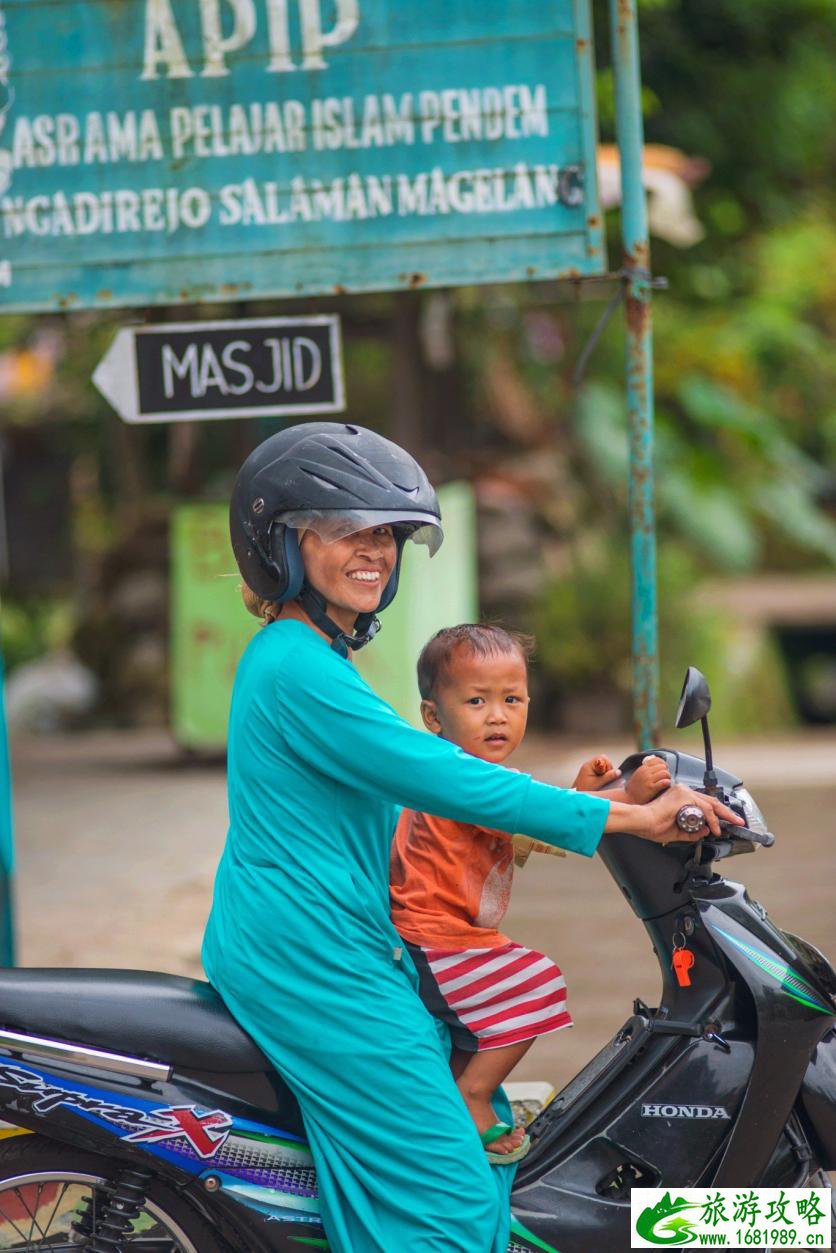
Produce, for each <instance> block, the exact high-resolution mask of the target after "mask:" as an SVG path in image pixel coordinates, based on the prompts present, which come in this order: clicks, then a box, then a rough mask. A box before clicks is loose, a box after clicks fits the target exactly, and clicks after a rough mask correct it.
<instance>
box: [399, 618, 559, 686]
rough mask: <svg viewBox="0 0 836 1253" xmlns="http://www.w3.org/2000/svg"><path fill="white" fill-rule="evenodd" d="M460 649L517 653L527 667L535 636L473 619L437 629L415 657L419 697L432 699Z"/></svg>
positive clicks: (487, 654)
mask: <svg viewBox="0 0 836 1253" xmlns="http://www.w3.org/2000/svg"><path fill="white" fill-rule="evenodd" d="M459 649H463V650H465V651H466V652H468V653H469V654H470V655H471V656H472V657H501V656H503V655H507V654H508V653H519V655H520V656H521V657H522V659H523V661H524V662H525V663H526V667H527V666H528V662H529V659H530V658H531V657H532V656H533V655H534V638H533V636H531V635H523V634H522V632H520V631H506V630H505V628H504V627H501V626H491V625H487V624H486V625H482V624H478V623H474V622H464V623H462V625H461V626H454V627H444V628H443V629H442V630H441V631H436V633H435V635H434V636H433V637H432V639H431V640H429V641H428V642H427V643H426V644H425V645H424V647H423V648H422V649H421V656H420V657H419V658H418V690H419V692H420V693H421V699H422V700H432V698H433V696H434V695H435V692H436V691H437V689H438V686H439V684H440V683H442V682H443V680H444V679H445V678H446V676H447V675H448V674H449V671H450V664H451V662H452V659H453V655H454V654H455V653H457V652H458V651H459Z"/></svg>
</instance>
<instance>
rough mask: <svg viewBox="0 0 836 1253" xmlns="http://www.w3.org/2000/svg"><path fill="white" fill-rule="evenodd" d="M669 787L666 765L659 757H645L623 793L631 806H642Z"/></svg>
mask: <svg viewBox="0 0 836 1253" xmlns="http://www.w3.org/2000/svg"><path fill="white" fill-rule="evenodd" d="M670 785H671V772H670V770H668V763H667V762H666V761H664V760H663V758H661V757H645V759H644V761H643V762H642V764H641V765H640V766H639V768H638V770H637V771H636V772H635V774H633V775H632V777H631V778H630V779H629V781H628V782H627V785H626V786H625V788H624V791H625V792H626V793H627V799H628V801H630V803H631V804H633V805H644V804H646V802H647V801H652V800H653V798H654V796H658V795H659V793H660V792H664V790H665V788H668V787H670Z"/></svg>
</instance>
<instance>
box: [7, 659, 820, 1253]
mask: <svg viewBox="0 0 836 1253" xmlns="http://www.w3.org/2000/svg"><path fill="white" fill-rule="evenodd" d="M709 707H710V696H709V692H708V687H707V684H706V682H705V680H704V678H703V676H702V675H701V674H700V673H699V671H696V670H694V669H691V670H689V672H688V676H687V678H686V682H685V686H684V688H683V695H682V700H681V702H680V708H679V712H678V716H677V726H687V725H689V724H690V723H692V722H696V721H698V720H700V721H702V725H703V732H704V741H705V760H704V761H703V760H699V759H697V758H696V757H693V756H689V755H688V754H686V753H681V752H678V751H676V750H673V749H655V750H653V751H654V752H655V753H657V755H659V756H661V757H663V758H664V759H665V761H666V762H667V763H668V766H669V767H670V773H671V776H672V778H673V779H674V781H675V782H677V783H684V784H687V785H688V786H689V787H691V788H693V789H695V790H697V791H703V792H707V793H709V794H711V795H714V796H717V797H719V798H720V799H722V800H723V801H724V803H726V804H727V805H729V806H730V807H731V808H732V809H733V810H735V811H736V812H737V813H738V815H739V816H740V817H742V818H743V819H744V821H745V824H746V825H745V827H724V828H723V830H722V831H721V834H720V835H719V836H713V835H709V836H706V837H705V838H704V839H702V840H699V841H698V842H697V843H684V842H683V843H678V842H673V843H670V844H668V845H666V846H662V845H659V844H654V843H651V842H649V841H647V840H641V839H636V838H635V837H633V836H630V835H626V834H621V835H619V834H614V835H607V836H605V837H604V838H603V840H602V841H601V844H600V848H599V852H600V855H601V857H602V858H603V860H604V863H605V864H606V866H607V869H608V870H609V871H610V873H611V874H612V876H613V878H614V880H615V882H616V884H617V885H618V887H619V889H620V890H621V892H622V893H623V894H624V896H625V897H626V900H627V903H628V904H629V907H630V908H631V909H632V910H633V912H634V913H635V915H636V917H637V918H639V919H640V920H641V922H642V923H643V924H644V927H645V928H646V930H647V932H648V934H649V935H650V938H651V942H652V944H653V948H654V951H655V953H656V956H657V958H658V960H659V967H660V970H661V974H662V992H661V997H660V1003H659V1005H658V1006H656V1007H653V1008H651V1007H650V1006H647V1005H645V1004H643V1003H642V1002H641V1001H639V1000H637V1001H636V1002H635V1003H634V1005H633V1012H632V1014H631V1015H630V1017H629V1018H628V1020H627V1021H626V1022H625V1024H624V1026H623V1027H622V1028H621V1030H620V1031H618V1032H617V1034H616V1035H615V1037H614V1038H613V1039H612V1040H611V1041H610V1043H609V1044H607V1045H606V1047H605V1048H603V1049H602V1050H601V1052H600V1053H599V1054H598V1055H597V1056H596V1057H594V1058H593V1059H592V1061H591V1062H590V1063H589V1064H588V1065H587V1066H586V1067H585V1068H584V1069H583V1070H582V1071H581V1072H580V1074H579V1075H577V1077H576V1078H575V1079H573V1080H572V1081H571V1082H570V1083H569V1084H568V1086H567V1087H566V1088H564V1089H563V1091H562V1092H560V1093H559V1094H557V1095H556V1096H555V1097H554V1098H553V1099H552V1100H551V1101H550V1102H549V1103H548V1104H547V1105H546V1107H545V1108H543V1109H542V1110H541V1112H540V1113H539V1114H538V1115H537V1117H536V1118H535V1119H534V1121H533V1122H532V1123H531V1124H530V1126H529V1128H528V1130H529V1133H530V1136H531V1140H532V1148H531V1151H530V1153H529V1154H528V1156H527V1157H526V1158H525V1159H524V1160H523V1161H522V1163H521V1164H520V1166H519V1169H518V1171H517V1176H516V1184H515V1188H514V1193H513V1196H512V1209H513V1223H512V1238H511V1243H510V1245H509V1253H533V1251H534V1250H540V1251H541V1253H542V1251H544V1250H545V1251H546V1253H548V1251H549V1250H551V1251H552V1253H556V1251H557V1250H560V1253H590V1251H592V1250H594V1253H610V1251H611V1253H622V1251H623V1250H625V1249H628V1248H629V1246H630V1192H631V1189H632V1188H634V1187H692V1186H695V1185H710V1186H712V1187H714V1186H717V1187H719V1186H723V1185H726V1186H738V1187H744V1186H754V1185H758V1184H759V1185H764V1186H771V1187H795V1186H803V1185H807V1184H810V1185H815V1186H828V1180H827V1178H826V1175H825V1173H824V1172H826V1171H829V1170H834V1169H836V1030H835V1029H834V1028H835V1027H836V973H834V970H833V967H832V966H831V965H830V964H829V963H828V961H827V960H826V959H825V958H824V957H823V956H822V954H821V953H819V952H818V951H817V950H816V949H815V948H814V947H813V946H812V945H811V944H808V943H807V942H806V941H805V940H802V939H800V938H799V937H798V936H795V935H791V934H790V933H789V932H786V931H782V930H781V929H780V928H779V927H777V926H776V925H775V924H774V923H773V922H771V921H770V919H769V917H768V915H767V912H766V910H765V909H764V907H763V906H762V905H760V904H759V903H758V902H757V901H754V900H752V899H751V898H750V897H749V896H748V894H747V893H746V890H745V888H743V887H742V886H741V885H740V884H737V883H734V882H731V881H730V880H727V879H726V878H724V877H723V876H722V875H720V874H719V873H718V872H717V870H716V866H717V864H718V863H720V862H722V861H725V860H726V859H727V858H729V857H733V856H738V855H740V854H744V853H751V852H753V851H754V850H755V849H756V848H758V847H762V848H767V847H769V846H770V845H771V844H772V842H773V837H772V836H771V835H770V834H769V832H768V831H767V830H766V827H765V825H764V821H763V818H762V816H761V813H760V810H759V809H758V807H757V805H756V804H755V802H754V800H753V799H752V797H751V795H750V794H749V792H748V791H747V790H746V788H745V787H744V786H743V783H742V781H741V780H740V779H738V778H737V777H736V776H735V775H734V774H731V773H728V772H727V771H725V770H721V769H717V770H715V769H714V766H713V762H712V756H711V744H710V739H709V735H708V724H707V713H708V709H709ZM645 755H646V754H640V753H638V754H634V755H633V756H631V757H628V758H627V760H626V761H625V762H623V764H622V772H623V779H624V780H626V779H628V778H629V777H630V774H631V773H632V772H633V771H634V770H635V769H636V768H637V767H638V766H639V764H640V763H641V761H642V760H643V757H644V756H645ZM678 821H679V824H680V826H681V827H682V828H683V829H685V830H687V829H689V824H691V826H690V829H691V830H698V829H699V827H700V822H701V816H700V813H699V811H698V810H697V811H695V810H694V809H693V808H692V807H688V806H686V807H685V809H683V810H681V811H680V814H679V818H678ZM0 1118H2V1119H3V1120H4V1121H5V1123H6V1124H7V1127H8V1130H7V1131H6V1132H5V1133H3V1134H4V1136H5V1138H4V1139H2V1140H0V1250H18V1251H23V1250H26V1251H27V1253H28V1251H30V1250H31V1251H33V1253H34V1251H35V1250H38V1251H40V1253H47V1251H49V1253H58V1251H61V1253H71V1251H75V1250H78V1249H86V1250H89V1251H90V1253H120V1251H124V1253H133V1251H134V1250H135V1249H137V1250H140V1249H141V1250H145V1253H303V1250H304V1249H327V1247H328V1244H327V1239H326V1236H325V1232H324V1230H323V1228H322V1225H321V1221H320V1216H319V1205H318V1200H317V1182H316V1172H315V1170H314V1165H313V1161H312V1159H311V1156H310V1153H309V1151H308V1146H307V1144H306V1141H305V1131H304V1126H303V1123H302V1120H301V1117H300V1113H299V1108H298V1106H297V1104H296V1101H295V1099H294V1097H293V1095H292V1094H291V1092H290V1091H289V1090H288V1088H287V1087H286V1085H285V1084H284V1082H283V1081H282V1078H281V1076H280V1075H279V1074H277V1073H276V1072H275V1071H274V1070H273V1069H272V1067H271V1066H270V1064H269V1062H268V1061H267V1059H266V1058H265V1057H264V1056H263V1054H262V1053H261V1052H260V1051H259V1050H258V1048H257V1047H256V1046H255V1044H254V1043H253V1041H252V1040H251V1039H250V1038H249V1037H248V1036H247V1035H246V1034H245V1033H244V1032H243V1031H242V1030H241V1028H240V1027H239V1026H238V1025H237V1024H236V1023H235V1021H234V1020H233V1019H232V1018H231V1017H230V1015H229V1013H228V1012H227V1010H226V1009H225V1007H224V1005H223V1003H222V1002H221V1000H220V998H219V997H218V995H217V994H216V993H215V992H214V991H213V989H212V988H211V987H210V986H209V985H208V984H207V983H201V982H197V981H193V980H190V979H183V978H178V977H174V976H170V975H163V974H149V973H144V972H136V971H111V970H102V971H96V970H39V969H15V970H3V971H0ZM393 1253H395V1251H394V1250H393Z"/></svg>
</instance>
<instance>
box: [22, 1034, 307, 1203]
mask: <svg viewBox="0 0 836 1253" xmlns="http://www.w3.org/2000/svg"><path fill="white" fill-rule="evenodd" d="M171 1090H172V1092H174V1093H176V1089H171ZM0 1108H2V1109H4V1110H8V1111H9V1112H10V1117H12V1119H14V1117H15V1116H16V1115H22V1116H23V1120H24V1121H25V1122H26V1124H27V1125H28V1126H29V1127H30V1128H31V1129H33V1130H37V1129H38V1123H39V1122H40V1121H41V1120H44V1119H46V1117H47V1116H48V1115H49V1116H50V1118H49V1133H50V1134H52V1135H54V1134H55V1127H56V1121H55V1116H56V1114H57V1113H58V1112H59V1111H60V1112H61V1113H64V1111H66V1112H67V1113H68V1114H69V1115H70V1116H75V1117H78V1118H81V1119H83V1120H85V1121H86V1122H89V1123H91V1124H93V1125H94V1126H95V1127H98V1128H100V1129H101V1130H103V1131H105V1132H107V1133H109V1135H111V1136H114V1137H115V1138H116V1139H118V1140H119V1141H120V1142H121V1144H122V1145H123V1146H124V1147H125V1148H126V1150H127V1151H130V1150H134V1151H136V1150H141V1151H143V1152H146V1153H149V1154H151V1155H152V1156H153V1157H155V1158H157V1159H160V1160H162V1161H163V1162H166V1163H168V1164H169V1165H170V1166H173V1167H174V1168H175V1169H176V1172H177V1174H179V1176H180V1181H181V1182H185V1181H187V1180H188V1178H203V1177H205V1176H206V1174H207V1173H211V1174H217V1175H218V1176H221V1175H222V1176H223V1177H224V1178H225V1179H228V1180H230V1181H235V1182H236V1183H238V1184H240V1185H242V1186H245V1187H247V1188H249V1189H264V1190H265V1192H266V1193H267V1194H269V1195H270V1197H271V1198H272V1199H273V1201H274V1203H277V1202H278V1199H279V1197H284V1198H286V1201H287V1206H288V1208H290V1209H291V1210H293V1209H295V1208H298V1206H297V1205H296V1202H297V1201H298V1200H299V1199H304V1200H306V1201H308V1200H310V1199H312V1198H315V1197H316V1196H317V1190H316V1174H315V1171H314V1166H313V1159H312V1158H311V1155H310V1152H309V1151H308V1148H307V1145H306V1144H305V1142H304V1141H303V1140H301V1139H300V1138H299V1137H298V1136H295V1135H293V1134H291V1133H289V1132H288V1133H286V1132H282V1131H280V1130H279V1129H277V1128H275V1127H270V1126H267V1125H265V1124H263V1123H259V1122H254V1121H252V1120H250V1119H246V1118H241V1117H238V1116H232V1115H231V1114H229V1113H227V1112H225V1111H224V1110H220V1109H208V1108H203V1107H201V1106H199V1105H194V1104H186V1103H183V1102H180V1101H179V1100H176V1099H175V1101H174V1103H172V1102H171V1101H168V1102H166V1101H164V1100H163V1101H160V1100H148V1099H144V1098H142V1097H138V1096H135V1095H133V1094H132V1093H130V1092H128V1091H126V1090H125V1089H124V1088H123V1087H120V1088H119V1089H118V1090H117V1089H115V1088H114V1089H109V1090H108V1089H106V1088H100V1087H96V1086H93V1085H91V1084H89V1083H83V1082H82V1081H81V1080H80V1079H78V1078H77V1077H75V1076H72V1077H69V1076H67V1075H61V1076H59V1075H57V1074H55V1073H53V1072H50V1071H46V1070H43V1069H42V1068H40V1067H35V1066H33V1065H31V1064H30V1063H28V1062H26V1063H23V1062H18V1061H16V1060H15V1059H12V1058H9V1059H3V1060H2V1062H0ZM105 1144H106V1142H105ZM96 1147H97V1148H98V1151H100V1152H101V1151H105V1152H106V1151H107V1149H106V1148H105V1147H104V1146H103V1145H102V1143H101V1142H99V1143H98V1144H97V1146H96ZM111 1152H112V1148H111ZM305 1208H306V1209H308V1211H309V1212H310V1207H308V1206H305Z"/></svg>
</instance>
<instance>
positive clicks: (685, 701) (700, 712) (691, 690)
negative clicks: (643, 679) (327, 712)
mask: <svg viewBox="0 0 836 1253" xmlns="http://www.w3.org/2000/svg"><path fill="white" fill-rule="evenodd" d="M710 708H711V692H710V691H709V687H708V680H707V679H706V677H705V675H704V674H703V673H702V671H701V670H698V669H697V667H696V666H689V667H688V669H687V670H686V672H685V682H684V683H683V684H682V695H681V696H680V698H679V708H678V709H677V711H676V725H677V727H690V726H691V725H692V724H693V723H695V722H701V723H702V742H703V745H704V747H705V775H704V777H703V786H704V788H705V790H706V792H708V793H709V795H711V796H718V795H719V794H720V790H721V789H720V787H719V785H718V783H717V776H716V774H715V773H714V757H713V754H712V752H711V736H710V735H709V733H708V711H709V709H710Z"/></svg>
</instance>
